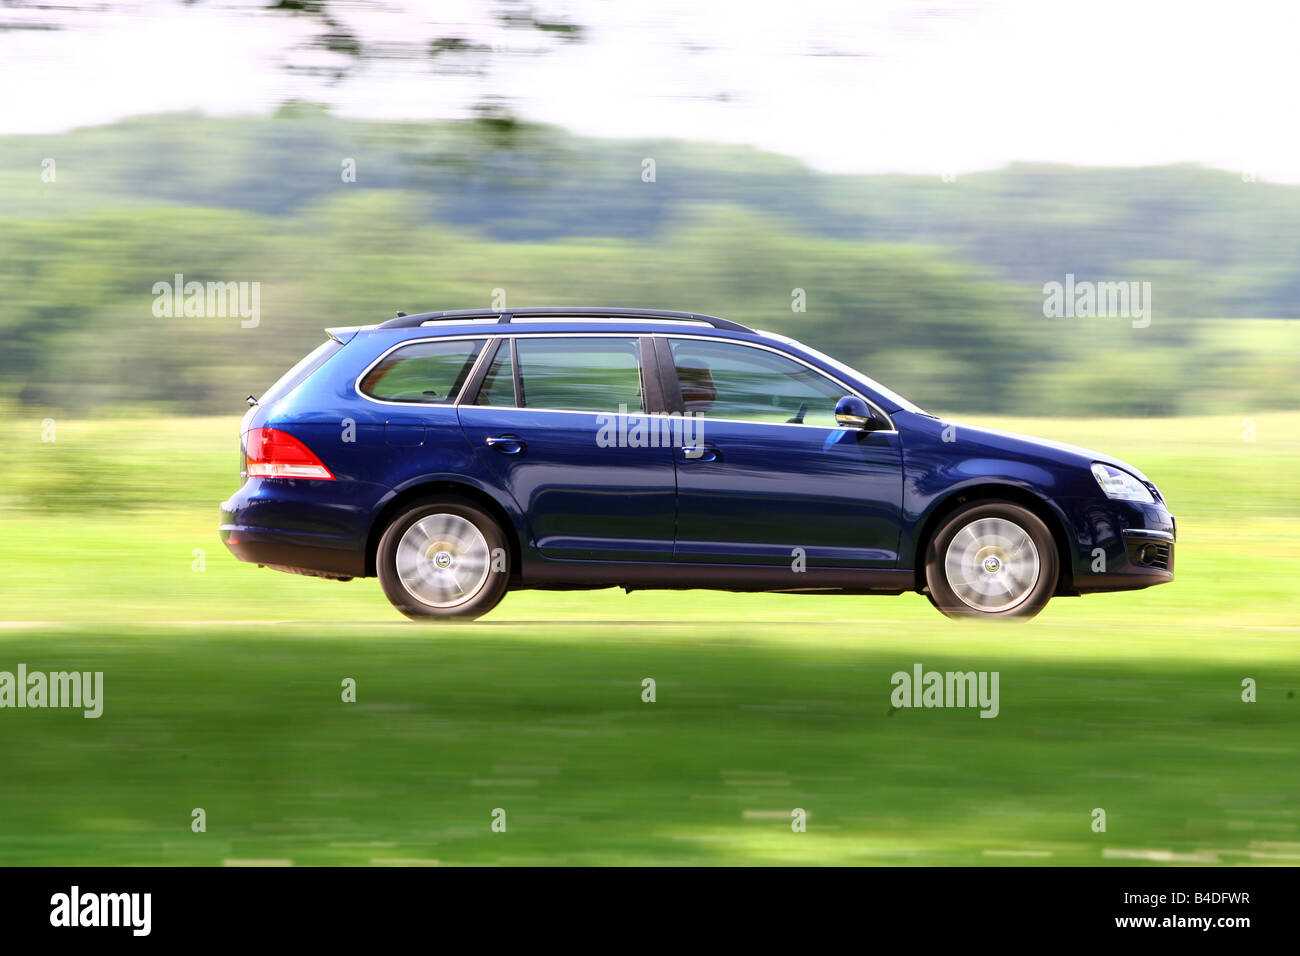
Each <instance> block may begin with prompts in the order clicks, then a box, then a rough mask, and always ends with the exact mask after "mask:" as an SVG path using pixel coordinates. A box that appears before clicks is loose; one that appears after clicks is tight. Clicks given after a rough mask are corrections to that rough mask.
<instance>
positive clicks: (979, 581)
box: [925, 501, 1058, 619]
mask: <svg viewBox="0 0 1300 956" xmlns="http://www.w3.org/2000/svg"><path fill="white" fill-rule="evenodd" d="M1057 575H1058V562H1057V555H1056V543H1055V542H1054V541H1053V540H1052V533H1051V531H1049V530H1048V528H1047V525H1045V524H1043V521H1042V519H1041V518H1039V517H1038V516H1037V515H1036V514H1034V513H1033V512H1032V511H1029V510H1028V509H1026V508H1022V507H1021V506H1020V505H1015V504H1012V503H1011V502H1009V501H977V502H973V503H971V504H969V505H967V506H966V507H964V508H961V509H959V510H958V511H956V512H955V513H954V514H952V515H951V516H950V517H949V518H948V519H947V521H945V522H944V523H943V524H942V525H941V526H940V528H939V530H938V532H937V533H936V534H935V536H934V537H933V538H932V539H931V541H930V545H929V547H928V548H927V549H926V561H925V579H926V584H927V585H928V592H929V598H930V603H932V604H933V605H934V606H935V607H937V608H938V609H939V610H940V611H942V612H943V613H944V614H946V615H948V616H949V617H985V618H1022V619H1023V618H1031V617H1033V616H1034V615H1035V614H1037V613H1038V612H1039V611H1041V610H1042V609H1043V607H1044V606H1045V605H1046V604H1047V602H1048V600H1050V599H1051V597H1052V594H1053V593H1054V592H1055V591H1056V580H1057Z"/></svg>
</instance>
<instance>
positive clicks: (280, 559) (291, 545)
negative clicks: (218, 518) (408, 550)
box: [221, 524, 366, 578]
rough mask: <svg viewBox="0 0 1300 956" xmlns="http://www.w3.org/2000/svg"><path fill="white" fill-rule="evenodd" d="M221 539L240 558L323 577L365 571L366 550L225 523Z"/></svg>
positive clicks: (357, 574)
mask: <svg viewBox="0 0 1300 956" xmlns="http://www.w3.org/2000/svg"><path fill="white" fill-rule="evenodd" d="M221 540H222V542H223V543H224V544H225V546H226V547H227V548H229V549H230V553H231V554H233V555H234V556H235V557H236V558H238V559H239V560H240V561H248V562H249V563H251V564H257V565H265V566H266V567H268V568H275V569H276V570H277V571H291V572H295V573H298V574H314V575H318V576H320V577H339V578H359V577H364V576H365V573H366V555H365V552H364V551H354V550H349V549H344V548H330V547H324V546H322V545H320V544H303V543H302V542H301V541H300V540H295V539H294V538H291V537H286V536H285V535H279V534H275V533H274V532H271V533H267V532H265V531H257V530H250V529H248V528H241V527H240V526H238V525H228V524H222V526H221Z"/></svg>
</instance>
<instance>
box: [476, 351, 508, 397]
mask: <svg viewBox="0 0 1300 956" xmlns="http://www.w3.org/2000/svg"><path fill="white" fill-rule="evenodd" d="M474 404H476V405H496V406H497V407H499V408H511V407H513V406H514V404H515V375H514V368H513V367H512V366H511V364H510V340H509V339H506V340H505V341H503V342H502V343H501V347H500V348H499V349H497V354H496V355H494V356H492V364H491V365H489V366H488V370H487V374H486V375H484V376H483V384H482V385H481V386H479V390H478V400H477V401H476V402H475V403H474Z"/></svg>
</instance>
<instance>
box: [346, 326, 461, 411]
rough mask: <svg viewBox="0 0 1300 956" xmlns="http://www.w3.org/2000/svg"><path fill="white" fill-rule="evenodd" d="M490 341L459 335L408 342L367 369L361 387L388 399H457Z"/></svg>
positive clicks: (441, 402)
mask: <svg viewBox="0 0 1300 956" xmlns="http://www.w3.org/2000/svg"><path fill="white" fill-rule="evenodd" d="M486 341H487V340H486V339H458V340H453V341H446V342H416V343H414V344H412V345H404V346H402V347H401V348H399V349H397V350H396V351H393V352H390V353H389V354H388V356H387V357H386V358H384V360H383V361H382V362H380V363H379V364H378V365H376V366H375V367H374V368H373V369H371V370H370V372H369V373H367V375H366V377H365V378H364V379H362V380H361V391H362V392H364V393H365V394H367V395H370V396H371V397H373V398H379V399H383V400H384V401H387V402H423V403H427V404H430V405H446V404H448V403H450V402H454V401H455V400H456V396H457V395H458V394H459V393H460V389H461V386H463V385H464V384H465V379H466V378H468V377H469V373H470V370H471V369H472V368H473V367H474V360H475V359H476V358H478V353H479V352H480V351H481V350H482V349H483V344H484V343H485V342H486Z"/></svg>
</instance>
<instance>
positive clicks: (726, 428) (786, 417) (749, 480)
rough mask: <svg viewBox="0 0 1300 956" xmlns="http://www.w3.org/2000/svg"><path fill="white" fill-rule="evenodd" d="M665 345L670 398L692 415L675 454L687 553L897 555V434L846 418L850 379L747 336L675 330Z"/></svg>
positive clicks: (835, 563)
mask: <svg viewBox="0 0 1300 956" xmlns="http://www.w3.org/2000/svg"><path fill="white" fill-rule="evenodd" d="M658 354H659V358H660V364H661V366H662V367H663V368H664V374H663V381H664V385H665V389H666V391H669V392H672V393H675V394H669V396H668V400H669V404H670V407H674V408H677V409H680V410H683V411H684V412H685V413H686V414H687V415H691V416H694V417H693V418H692V420H691V425H692V428H691V429H690V431H691V433H692V436H693V437H692V440H691V441H690V442H688V443H685V446H684V447H680V448H677V449H675V455H674V457H675V461H676V465H677V487H678V495H677V545H676V560H677V561H679V562H686V563H716V564H760V565H787V566H789V565H792V564H793V562H795V561H796V560H802V561H804V562H805V563H806V565H805V566H807V567H824V568H832V567H834V568H892V567H896V566H897V562H898V542H899V531H900V525H901V515H902V494H903V474H902V459H901V454H900V451H899V447H900V446H899V441H898V434H897V432H894V431H875V432H860V431H856V430H846V429H843V428H840V427H839V426H837V425H836V423H835V404H836V402H837V401H838V400H839V399H840V398H841V397H843V396H844V395H846V394H850V393H852V390H851V389H850V388H849V387H848V386H847V385H845V384H844V383H842V382H839V381H838V380H836V379H833V378H831V377H830V376H829V375H827V374H825V373H824V372H822V371H820V370H818V369H815V368H813V367H812V366H811V365H809V364H807V363H805V362H802V361H800V360H798V359H796V358H794V357H792V356H789V355H787V354H786V353H784V352H781V351H778V350H777V349H775V348H766V347H762V346H758V345H751V344H747V343H741V342H731V341H721V340H717V339H709V338H706V337H688V336H680V337H667V338H666V339H664V340H661V341H660V343H659V346H658ZM679 403H680V404H679Z"/></svg>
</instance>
